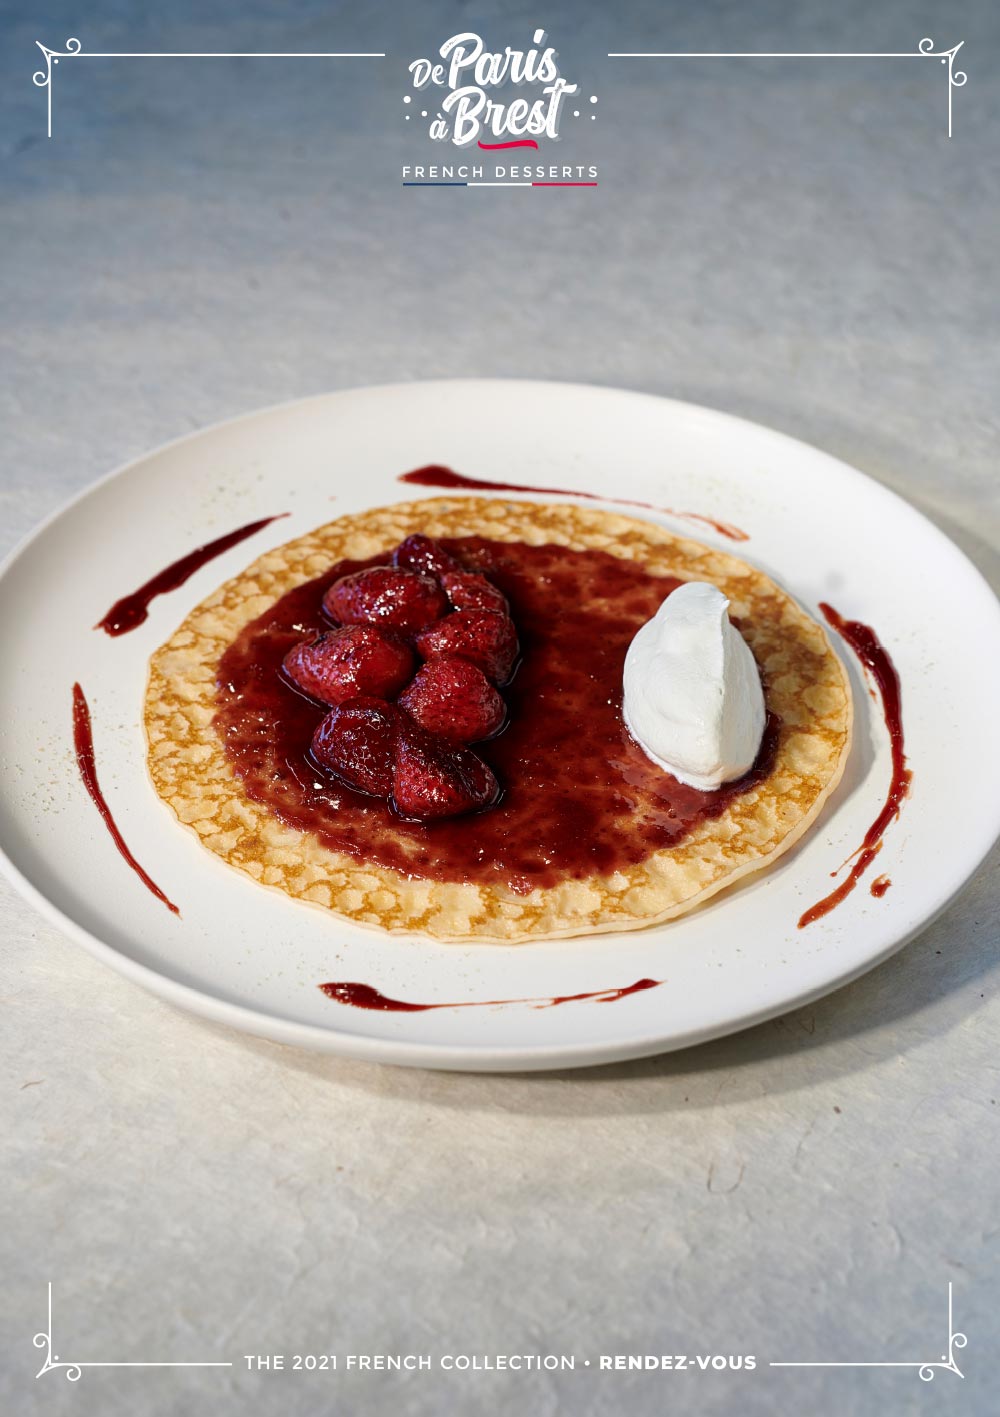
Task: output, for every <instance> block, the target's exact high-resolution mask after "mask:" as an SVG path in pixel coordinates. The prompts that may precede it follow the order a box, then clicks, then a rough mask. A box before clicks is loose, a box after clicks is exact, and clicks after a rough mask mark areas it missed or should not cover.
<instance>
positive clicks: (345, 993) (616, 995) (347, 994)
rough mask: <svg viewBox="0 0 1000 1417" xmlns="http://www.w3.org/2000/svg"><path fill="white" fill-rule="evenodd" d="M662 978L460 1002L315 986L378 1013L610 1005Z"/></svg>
mask: <svg viewBox="0 0 1000 1417" xmlns="http://www.w3.org/2000/svg"><path fill="white" fill-rule="evenodd" d="M662 983H663V980H662V979H637V980H636V981H635V983H634V984H625V985H624V986H623V987H622V988H620V989H591V990H590V991H589V992H588V993H586V994H556V995H555V996H554V997H551V998H538V999H466V1000H464V1001H463V1002H462V1003H460V1004H411V1003H408V1002H407V1001H406V1000H405V999H392V998H390V997H389V995H388V994H382V993H380V992H379V990H378V989H373V988H372V986H371V985H370V984H351V983H332V984H320V985H319V986H318V987H319V988H320V989H321V990H322V992H323V993H324V994H325V995H326V997H327V998H328V999H334V1000H336V1002H337V1003H338V1004H350V1005H351V1007H352V1008H355V1009H378V1010H379V1011H380V1012H382V1013H396V1014H416V1013H423V1012H425V1011H426V1010H427V1009H492V1008H497V1007H499V1006H500V1005H501V1004H530V1005H531V1007H532V1008H534V1009H552V1008H555V1006H556V1005H557V1004H575V1003H579V1002H580V1001H582V1000H584V999H591V1000H594V1001H595V1002H597V1003H599V1004H613V1003H615V1001H616V1000H618V999H625V998H628V996H629V995H630V994H641V993H643V991H644V990H646V989H658V988H659V987H660V985H661V984H662Z"/></svg>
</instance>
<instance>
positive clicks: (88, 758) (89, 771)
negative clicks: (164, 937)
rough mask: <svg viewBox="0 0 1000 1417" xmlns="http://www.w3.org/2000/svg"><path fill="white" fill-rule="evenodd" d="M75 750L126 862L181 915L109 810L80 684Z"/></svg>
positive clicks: (75, 713)
mask: <svg viewBox="0 0 1000 1417" xmlns="http://www.w3.org/2000/svg"><path fill="white" fill-rule="evenodd" d="M73 747H74V748H75V750H76V765H77V767H78V768H79V769H80V776H81V778H82V779H83V785H84V787H85V788H86V789H87V791H88V793H89V794H90V798H91V801H92V802H93V804H94V806H95V807H96V808H97V810H98V811H99V812H100V814H101V817H102V818H103V820H104V825H105V826H106V827H107V829H108V831H109V833H110V835H111V840H112V841H113V842H114V844H115V846H117V848H118V850H119V852H120V853H121V855H122V856H123V857H124V859H125V861H126V862H127V863H128V865H129V866H131V868H132V870H133V871H134V872H135V874H136V875H137V876H138V877H139V880H140V881H141V882H142V884H143V885H144V886H145V887H146V889H147V890H149V891H152V893H153V895H155V896H156V899H157V900H162V901H163V904H164V905H165V906H166V907H167V909H168V910H172V911H173V913H174V914H175V915H180V910H179V909H178V908H177V906H176V905H174V903H173V901H172V900H170V898H169V897H168V896H166V895H164V893H163V891H161V890H160V888H159V886H158V885H157V884H156V882H155V881H154V880H153V878H152V877H151V876H149V875H147V874H146V872H145V871H144V870H143V869H142V867H141V866H140V865H139V863H138V861H137V860H136V859H135V857H134V856H133V855H132V853H131V851H130V850H129V849H128V846H127V845H126V843H125V838H124V837H123V836H122V834H121V832H120V831H119V830H118V823H117V822H116V821H115V819H114V817H113V816H112V815H111V808H110V807H109V806H108V803H107V800H106V798H105V796H104V793H103V792H102V791H101V784H100V783H99V782H98V780H97V765H96V762H95V760H94V734H93V729H92V727H91V723H90V707H89V705H88V704H87V699H86V695H85V694H84V692H83V690H82V689H81V688H80V685H79V684H74V685H73Z"/></svg>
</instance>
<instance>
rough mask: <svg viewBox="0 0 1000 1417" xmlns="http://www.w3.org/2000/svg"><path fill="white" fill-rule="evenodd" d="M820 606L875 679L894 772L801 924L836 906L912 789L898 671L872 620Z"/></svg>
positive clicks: (871, 856) (883, 888) (879, 892)
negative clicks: (833, 883) (836, 877)
mask: <svg viewBox="0 0 1000 1417" xmlns="http://www.w3.org/2000/svg"><path fill="white" fill-rule="evenodd" d="M819 608H820V610H822V612H823V615H824V617H825V618H826V621H827V623H828V624H830V625H832V626H833V628H834V629H835V630H836V631H837V633H838V634H839V635H840V636H841V637H842V638H843V639H845V640H846V641H847V643H848V644H849V645H850V646H851V648H852V649H853V650H854V653H855V654H856V655H857V656H858V658H859V659H860V660H861V663H862V664H863V665H864V667H865V669H866V670H867V671H868V673H869V674H870V675H871V676H872V678H873V679H874V680H875V683H876V685H877V687H878V691H879V694H880V696H881V699H882V712H883V714H884V716H885V726H886V728H887V729H888V730H889V743H890V745H891V748H892V778H891V780H890V782H889V791H888V793H887V794H886V799H885V804H884V806H883V807H882V810H881V812H879V814H878V816H877V817H876V818H875V820H874V821H873V822H872V824H871V826H870V827H869V828H868V830H867V832H866V833H865V838H864V840H863V841H862V843H861V845H860V846H859V847H858V848H857V850H856V851H854V852H852V853H851V854H852V855H853V856H855V857H856V858H857V859H856V860H855V862H854V865H853V866H852V867H851V870H850V873H849V874H848V875H847V876H845V877H844V879H843V880H842V881H841V883H840V885H839V886H838V887H837V889H836V890H835V891H831V892H830V894H829V895H828V896H824V898H823V899H822V900H819V901H817V902H816V904H815V905H812V906H810V907H809V909H808V910H807V911H806V912H805V914H804V915H803V916H802V917H801V919H800V920H799V929H800V930H801V929H802V928H803V926H805V925H811V924H812V923H813V921H814V920H819V919H820V917H821V916H823V915H827V914H828V913H829V912H830V911H831V910H832V909H833V908H834V906H836V905H839V904H840V902H841V901H842V900H844V899H845V898H846V897H847V896H849V895H850V893H851V891H853V889H854V887H855V886H856V885H857V883H858V881H859V880H860V879H861V877H862V876H863V875H864V873H865V872H866V871H867V870H868V867H869V866H870V865H871V864H872V862H873V861H874V860H875V857H876V856H877V855H878V853H879V852H880V851H881V850H882V837H883V835H884V833H885V830H886V828H887V827H888V826H889V824H890V823H891V822H893V821H894V820H895V819H896V818H897V817H898V816H899V810H900V807H901V806H902V804H903V798H904V797H906V795H907V793H908V792H909V790H910V782H911V780H912V777H913V774H912V773H911V772H910V769H909V768H908V767H907V766H906V753H905V752H904V750H903V717H902V709H901V704H900V691H899V675H898V674H897V673H896V666H895V665H894V664H893V662H892V660H891V659H890V657H889V651H888V650H887V649H886V648H885V646H884V645H883V644H882V642H881V640H880V639H879V637H878V635H876V633H875V631H874V630H873V629H872V628H871V626H870V625H864V624H862V622H861V621H860V620H845V619H844V618H843V616H842V615H840V614H838V612H837V611H836V610H834V608H833V606H832V605H827V604H825V603H824V602H822V601H821V602H820V607H819ZM848 859H850V858H848ZM845 864H846V863H845ZM880 881H884V882H885V884H884V885H880ZM890 884H891V882H890V881H889V880H888V878H887V877H885V876H882V877H879V879H878V880H876V881H875V882H874V883H873V885H872V895H874V896H882V895H884V894H885V892H886V891H887V890H888V889H889V886H890ZM876 886H879V889H878V890H876V889H875V887H876Z"/></svg>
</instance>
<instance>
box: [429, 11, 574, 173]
mask: <svg viewBox="0 0 1000 1417" xmlns="http://www.w3.org/2000/svg"><path fill="white" fill-rule="evenodd" d="M546 38H547V37H546V33H545V31H544V30H542V29H537V30H535V31H534V33H533V34H532V37H531V47H530V48H527V49H513V48H511V46H510V45H507V47H506V48H505V49H502V50H492V49H488V48H487V46H486V43H485V41H484V40H483V38H482V36H481V35H478V34H476V33H475V32H474V31H471V30H467V31H464V32H463V33H462V34H454V35H452V36H451V38H450V39H446V40H445V42H444V43H443V44H442V45H441V47H440V49H439V50H438V51H437V55H436V56H435V57H433V58H421V59H414V60H413V61H412V62H411V63H410V64H409V66H408V69H407V72H408V74H409V76H410V81H411V83H412V87H413V90H414V92H413V93H409V92H408V93H405V94H404V95H403V104H404V106H405V109H406V111H405V113H404V115H403V117H404V119H405V121H406V122H407V123H409V122H411V121H412V120H414V119H416V120H417V121H418V124H419V123H426V125H427V126H426V136H427V137H428V138H430V139H431V141H432V142H435V143H440V144H442V145H447V146H446V150H447V151H450V150H451V149H453V148H459V149H468V148H471V147H472V146H473V144H475V150H476V153H477V155H478V153H479V152H489V153H495V152H500V151H504V150H507V149H510V148H533V149H534V150H535V151H538V149H539V140H542V141H543V142H544V141H545V140H546V139H547V140H548V141H549V142H552V143H556V142H558V141H559V137H560V131H559V130H560V125H561V124H562V123H563V121H564V119H566V118H567V116H568V115H571V119H570V121H573V120H577V119H580V118H581V117H587V116H589V118H590V120H591V122H595V121H596V119H597V112H596V108H595V105H596V103H597V95H596V94H591V95H590V96H589V103H586V104H584V105H583V111H582V112H581V108H580V107H579V106H578V105H580V104H581V98H580V96H579V91H580V86H579V84H576V83H572V82H570V80H569V79H566V78H564V77H563V75H562V74H560V72H559V63H558V58H559V56H558V53H557V52H556V50H555V49H554V48H553V47H552V45H550V44H547V43H546ZM417 103H420V105H421V106H420V107H419V108H417V107H416V104H417ZM425 105H426V106H425ZM596 177H597V168H596V167H595V166H594V165H593V164H589V163H579V162H577V163H568V162H567V163H547V164H537V165H536V164H531V163H529V164H527V165H524V164H516V163H515V165H514V166H507V165H506V162H504V163H503V164H497V163H496V161H495V160H494V162H493V165H492V166H487V165H486V164H485V163H482V162H481V163H476V164H470V163H458V164H456V163H454V162H444V163H430V164H421V165H417V166H411V165H409V164H406V165H405V166H404V167H403V185H404V187H596V186H597V182H596V180H595V179H596Z"/></svg>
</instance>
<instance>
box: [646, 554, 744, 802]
mask: <svg viewBox="0 0 1000 1417" xmlns="http://www.w3.org/2000/svg"><path fill="white" fill-rule="evenodd" d="M728 609H729V601H728V600H727V599H726V597H725V596H724V595H723V594H722V592H721V591H720V590H719V589H718V588H717V587H716V586H714V585H709V584H708V583H707V582H706V581H689V582H687V583H686V584H684V585H682V586H678V588H677V589H676V590H675V591H674V592H673V593H672V594H671V595H668V596H667V598H666V600H665V601H664V602H663V604H662V605H661V606H660V608H659V610H658V611H657V612H656V614H655V615H654V616H653V618H652V620H647V622H646V624H645V625H643V626H642V628H641V629H640V630H639V631H638V632H637V633H636V636H635V638H634V639H633V641H632V643H631V644H630V645H629V648H628V653H627V654H626V656H625V676H624V682H625V696H624V703H623V711H624V715H625V723H626V726H627V727H628V730H629V732H630V733H631V735H632V737H633V738H634V739H635V740H636V742H637V743H638V744H639V746H640V748H642V749H643V751H644V752H645V753H646V755H647V757H650V758H652V760H653V762H654V763H657V764H658V765H659V766H660V767H661V768H663V769H664V770H665V771H666V772H669V773H672V774H673V776H674V777H676V778H677V779H678V780H679V781H680V782H684V783H687V784H688V785H689V786H691V787H697V788H699V789H700V790H701V791H703V792H708V791H712V790H713V789H715V788H717V787H721V786H722V784H723V783H724V782H732V781H733V780H734V779H735V778H738V777H742V776H743V774H744V773H745V772H747V771H749V769H750V768H751V767H752V766H753V764H754V760H755V759H756V757H757V752H758V750H759V748H760V744H761V739H762V738H763V736H764V718H765V712H764V692H763V690H762V689H761V685H760V675H759V674H758V672H757V664H756V661H755V660H754V657H753V655H752V654H751V652H750V647H749V645H748V644H747V643H746V641H745V640H744V638H743V636H742V635H741V634H740V633H739V631H738V630H735V629H734V628H733V626H732V625H731V624H730V623H729V615H728V613H727V612H728Z"/></svg>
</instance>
